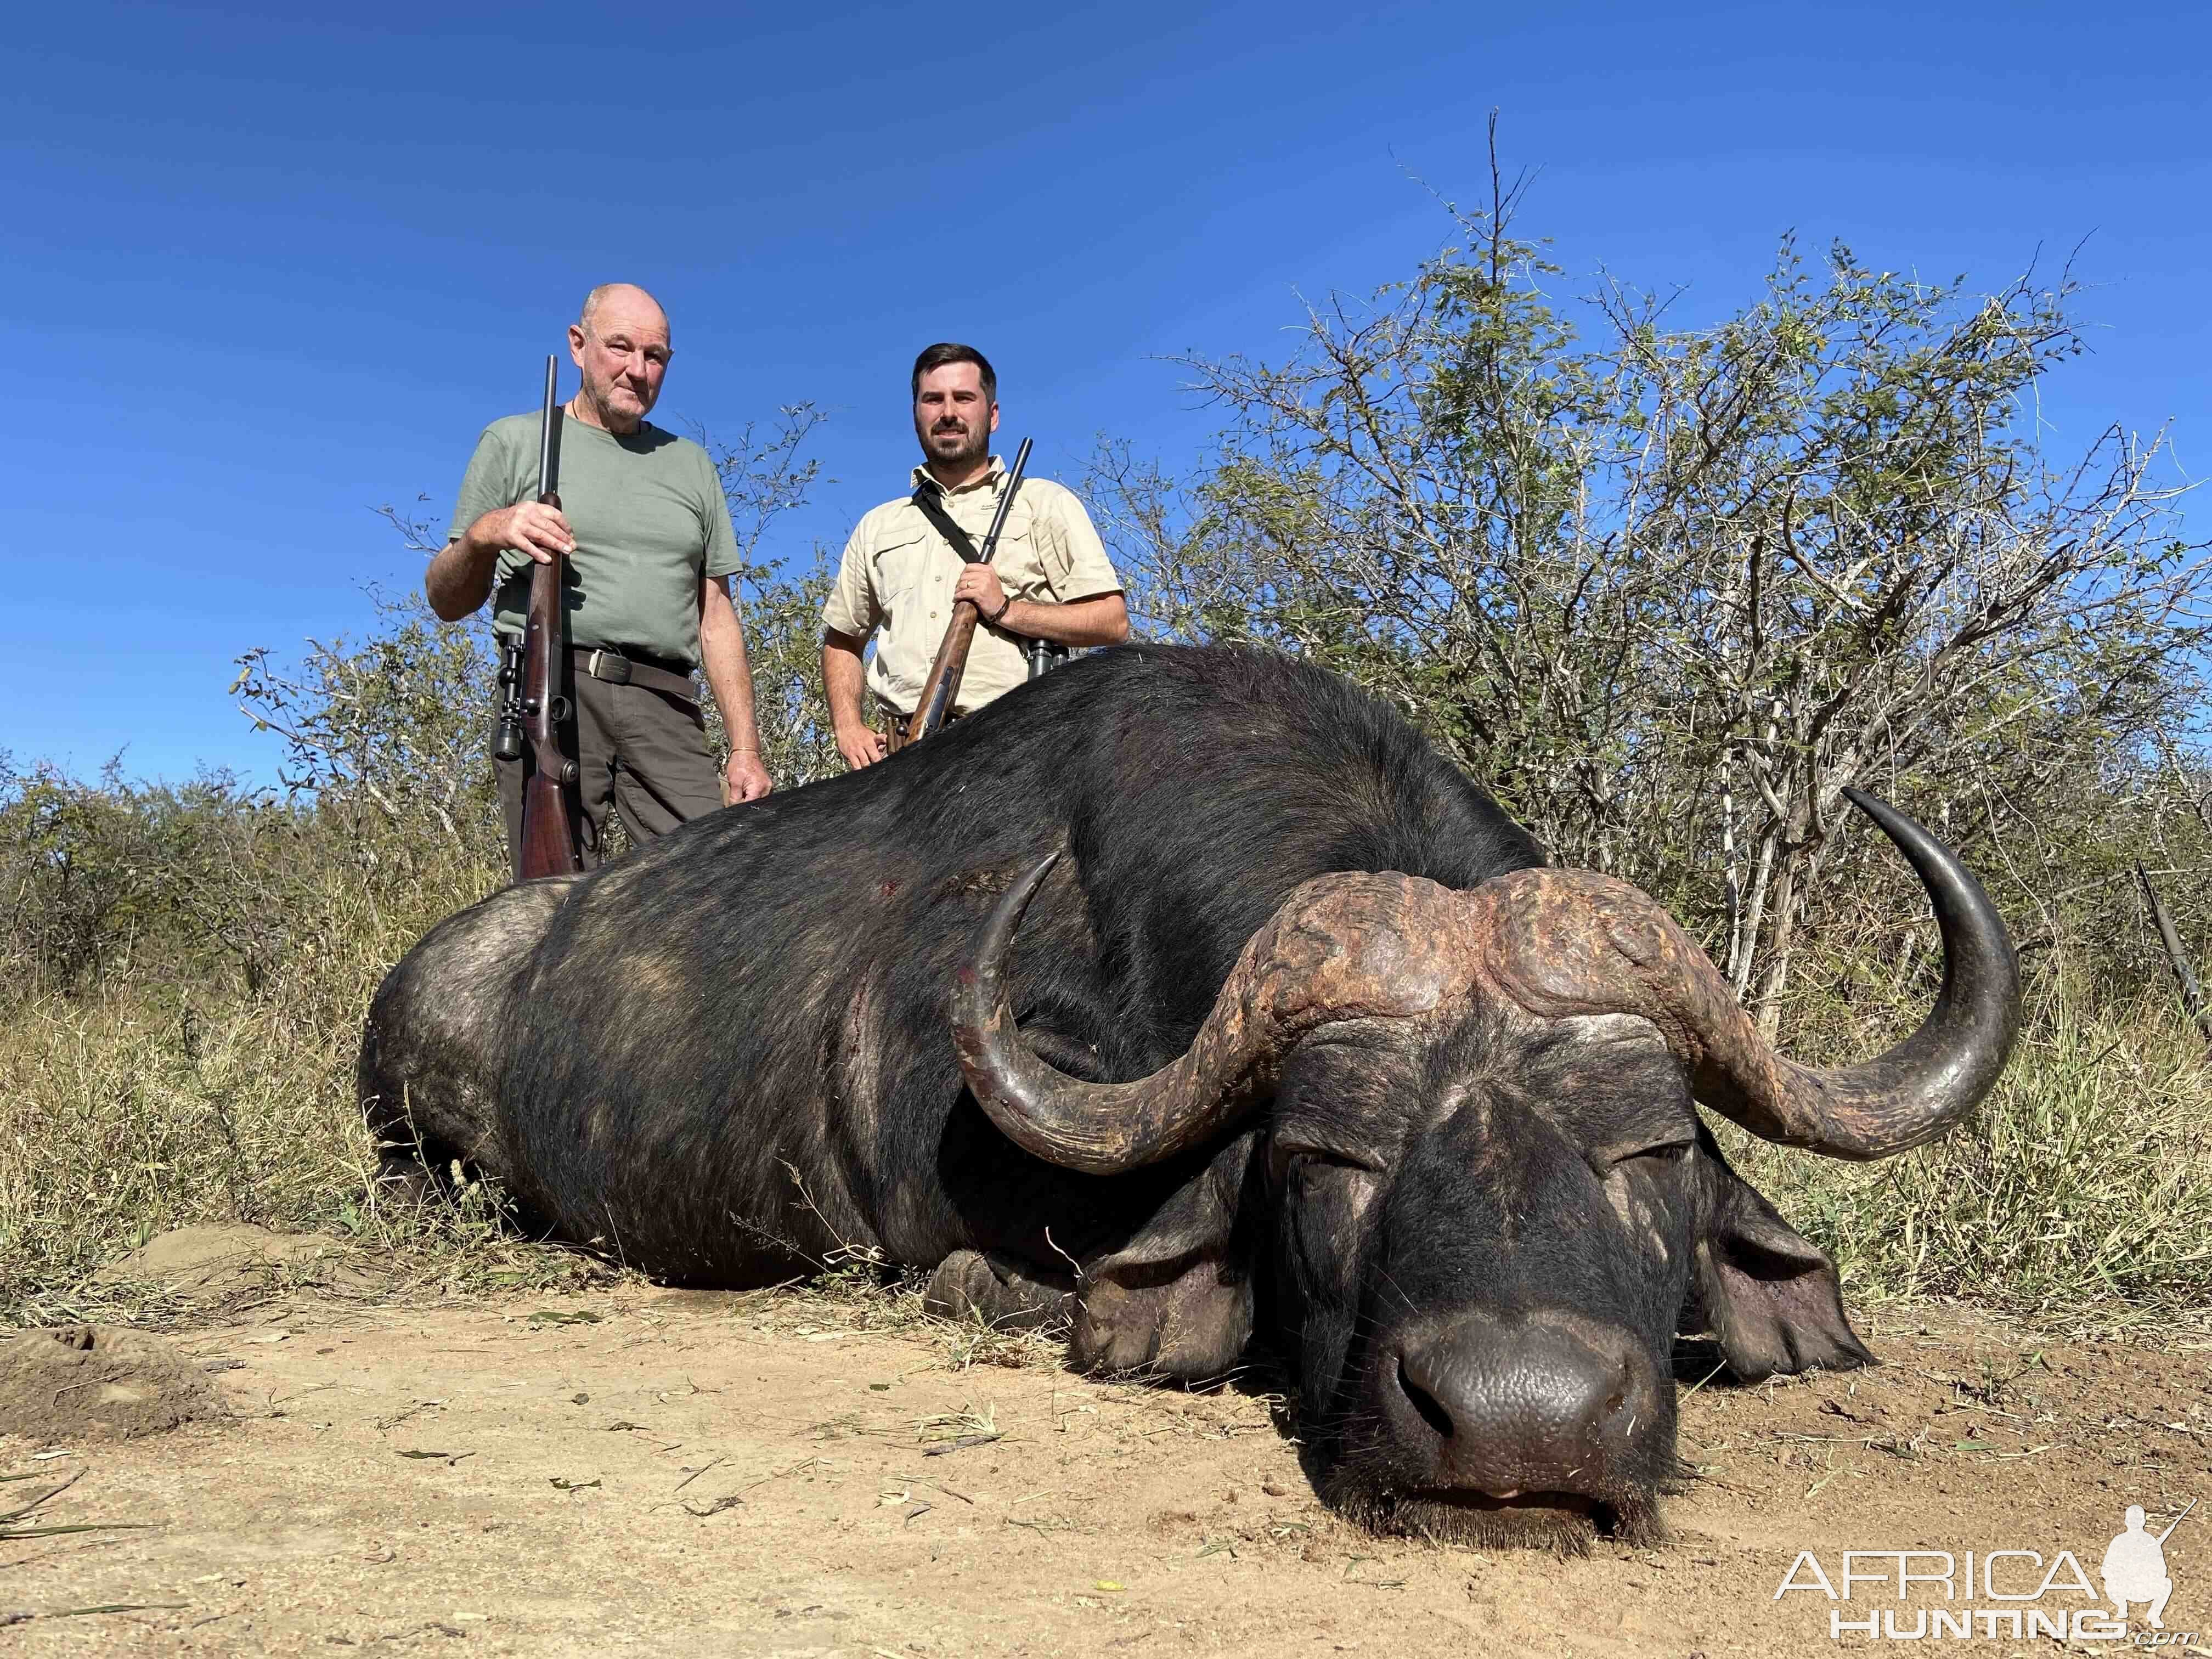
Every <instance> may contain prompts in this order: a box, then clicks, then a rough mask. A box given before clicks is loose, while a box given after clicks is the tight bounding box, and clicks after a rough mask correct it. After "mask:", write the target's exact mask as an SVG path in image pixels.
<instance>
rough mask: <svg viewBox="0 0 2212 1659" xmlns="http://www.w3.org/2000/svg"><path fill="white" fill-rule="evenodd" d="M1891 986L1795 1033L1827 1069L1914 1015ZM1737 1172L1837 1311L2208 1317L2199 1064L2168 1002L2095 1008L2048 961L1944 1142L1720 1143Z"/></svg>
mask: <svg viewBox="0 0 2212 1659" xmlns="http://www.w3.org/2000/svg"><path fill="white" fill-rule="evenodd" d="M1928 989H1929V987H1924V986H1923V987H1919V991H1918V993H1899V992H1898V991H1896V990H1895V989H1894V988H1893V987H1892V988H1890V989H1888V990H1887V994H1885V995H1883V996H1881V997H1879V998H1876V999H1875V1000H1873V1002H1872V1003H1871V1005H1869V1003H1868V1002H1867V1001H1866V1000H1865V999H1863V998H1862V999H1861V1001H1860V1004H1859V1012H1857V1013H1856V1014H1853V1013H1851V1012H1849V1011H1846V1010H1844V1008H1843V1007H1842V1006H1840V1005H1838V1004H1834V1003H1831V1004H1829V1005H1826V1006H1824V1007H1822V1008H1821V1009H1820V1011H1819V1013H1818V1017H1817V1018H1814V1019H1808V1020H1805V1021H1802V1022H1801V1027H1800V1030H1798V1032H1797V1033H1796V1035H1795V1036H1793V1037H1792V1038H1791V1039H1790V1042H1789V1045H1788V1046H1789V1047H1790V1050H1791V1052H1792V1053H1793V1054H1796V1056H1797V1057H1799V1058H1801V1059H1803V1060H1809V1061H1813V1062H1815V1063H1832V1062H1833V1061H1835V1060H1843V1059H1849V1058H1857V1057H1860V1056H1863V1055H1865V1054H1871V1053H1873V1052H1875V1051H1876V1050H1877V1049H1878V1048H1881V1047H1882V1046H1883V1045H1884V1044H1886V1043H1887V1042H1891V1041H1893V1040H1895V1038H1896V1036H1899V1035H1900V1034H1901V1033H1902V1032H1903V1031H1905V1030H1908V1029H1910V1025H1911V1021H1912V1020H1913V1019H1914V1018H1917V1015H1918V1013H1919V1012H1920V1011H1921V1010H1922V1009H1923V1008H1924V1006H1925V1004H1924V1002H1923V1001H1921V1000H1918V999H1919V994H1924V993H1925V992H1926V991H1927V990H1928ZM1723 1135H1724V1139H1726V1140H1727V1142H1728V1146H1729V1152H1730V1156H1731V1157H1732V1158H1735V1160H1736V1163H1737V1167H1738V1168H1739V1169H1740V1170H1741V1171H1742V1172H1743V1174H1744V1176H1746V1178H1747V1179H1748V1180H1750V1181H1751V1182H1753V1184H1754V1185H1756V1186H1758V1187H1759V1188H1760V1190H1761V1191H1763V1192H1765V1194H1767V1196H1768V1197H1769V1198H1771V1199H1772V1200H1774V1202H1775V1203H1776V1204H1777V1205H1778V1206H1779V1207H1780V1208H1781V1209H1782V1211H1783V1212H1784V1214H1785V1215H1787V1216H1789V1217H1790V1219H1791V1220H1792V1222H1793V1223H1795V1224H1796V1225H1797V1226H1798V1227H1800V1228H1801V1229H1802V1230H1803V1231H1805V1232H1806V1233H1807V1234H1808V1236H1809V1237H1812V1238H1814V1240H1815V1242H1817V1243H1820V1244H1821V1245H1822V1246H1823V1247H1824V1248H1826V1249H1828V1250H1829V1251H1831V1252H1832V1254H1833V1255H1834V1256H1835V1257H1836V1261H1837V1264H1838V1267H1840V1268H1841V1270H1842V1272H1843V1274H1844V1282H1845V1284H1846V1285H1847V1286H1848V1287H1849V1290H1850V1295H1851V1297H1852V1299H1853V1300H1854V1301H1855V1302H1859V1303H1865V1302H1869V1301H1873V1300H1877V1299H1882V1298H1889V1297H1917V1296H1929V1295H1938V1296H1957V1297H1967V1298H1971V1299H1972V1300H1975V1301H1978V1302H1984V1303H1990V1304H1999V1305H2002V1306H2004V1307H2005V1308H2007V1309H2008V1310H2010V1311H2013V1312H2015V1313H2019V1314H2024V1315H2032V1316H2057V1317H2058V1318H2060V1319H2063V1320H2073V1319H2075V1318H2076V1317H2077V1316H2078V1317H2079V1319H2081V1321H2085V1322H2091V1323H2110V1322H2113V1321H2115V1320H2117V1321H2119V1322H2127V1321H2128V1320H2129V1319H2130V1317H2142V1318H2148V1319H2152V1320H2158V1321H2165V1320H2169V1319H2171V1318H2172V1317H2174V1316H2185V1315H2189V1314H2191V1313H2202V1311H2203V1310H2204V1309H2205V1308H2206V1307H2207V1306H2208V1305H2212V1065H2208V1061H2207V1055H2206V1054H2205V1049H2204V1045H2203V1042H2202V1040H2201V1039H2200V1038H2199V1037H2198V1036H2197V1033H2196V1031H2195V1030H2194V1029H2193V1028H2192V1027H2191V1025H2190V1024H2189V1022H2188V1021H2187V1020H2186V1019H2185V1018H2184V1017H2183V1016H2182V1014H2181V1012H2180V1011H2179V1006H2178V1004H2175V1003H2174V1002H2173V1001H2172V1000H2171V999H2165V998H2160V999H2156V1000H2151V999H2144V1000H2138V1001H2135V1002H2131V1003H2128V1004H2124V1005H2122V1006H2117V1007H2104V1008H2099V1007H2096V1006H2094V1005H2093V1003H2092V1001H2091V1000H2090V998H2089V997H2088V996H2087V994H2085V987H2083V986H2082V985H2081V983H2080V982H2079V979H2078V977H2077V975H2076V974H2075V972H2074V971H2073V970H2072V969H2070V968H2069V964H2067V963H2065V962H2064V961H2063V959H2061V960H2053V961H2049V962H2046V963H2044V965H2042V966H2040V967H2039V969H2038V970H2037V971H2036V972H2035V973H2034V974H2033V975H2032V976H2031V979H2030V981H2029V994H2028V1017H2027V1023H2026V1026H2025V1029H2024V1030H2022V1032H2021V1041H2020V1045H2019V1047H2018V1048H2016V1049H2015V1052H2014V1058H2013V1062H2012V1064H2011V1066H2009V1067H2008V1069H2007V1071H2006V1073H2005V1076H2004V1078H2003V1079H2002V1081H2001V1082H2000V1083H1999V1085H1998V1086H1997V1088H1996V1091H1994V1092H1993V1093H1992V1094H1991V1095H1990V1098H1989V1099H1988V1100H1987V1101H1985V1102H1984V1103H1983V1104H1982V1106H1981V1107H1980V1109H1978V1110H1977V1111H1976V1112H1975V1114H1974V1115H1973V1116H1972V1118H1970V1119H1969V1120H1968V1121H1966V1123H1964V1124H1962V1125H1961V1126H1960V1127H1959V1128H1958V1129H1956V1130H1955V1131H1954V1132H1953V1133H1951V1134H1949V1135H1947V1136H1945V1137H1944V1138H1943V1139H1941V1140H1939V1141H1936V1142H1935V1143H1933V1144H1932V1145H1930V1146H1924V1147H1922V1148H1921V1149H1919V1150H1918V1151H1917V1152H1909V1153H1907V1154H1905V1156H1904V1157H1902V1158H1893V1159H1891V1160H1888V1161H1887V1162H1884V1163H1880V1164H1839V1163H1834V1162H1831V1161H1829V1160H1826V1159H1822V1158H1808V1157H1807V1156H1805V1155H1804V1154H1803V1153H1801V1152H1790V1151H1786V1150H1784V1149H1781V1148H1778V1147H1773V1146H1766V1145H1764V1144H1763V1143H1760V1142H1757V1141H1753V1140H1750V1139H1748V1138H1747V1137H1746V1136H1744V1135H1742V1134H1741V1133H1737V1132H1735V1131H1734V1130H1724V1131H1723Z"/></svg>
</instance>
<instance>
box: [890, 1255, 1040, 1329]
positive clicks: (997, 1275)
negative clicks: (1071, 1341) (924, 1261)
mask: <svg viewBox="0 0 2212 1659" xmlns="http://www.w3.org/2000/svg"><path fill="white" fill-rule="evenodd" d="M922 1306H923V1307H925V1308H927V1310H929V1311H930V1312H932V1313H933V1314H936V1315H939V1316H941V1317H943V1318H945V1319H957V1320H960V1321H962V1322H966V1321H967V1320H969V1319H970V1318H971V1317H972V1318H975V1319H980V1320H981V1321H982V1322H983V1323H985V1324H987V1325H988V1326H990V1327H991V1328H992V1329H994V1330H1000V1331H1027V1330H1036V1329H1037V1328H1040V1327H1042V1326H1047V1325H1053V1324H1062V1323H1065V1322H1067V1321H1068V1320H1070V1319H1073V1317H1074V1316H1075V1279H1074V1276H1073V1274H1071V1273H1054V1272H1052V1271H1051V1270H1050V1269H1048V1268H1044V1267H1037V1266H1036V1265H1035V1264H1033V1263H1031V1262H1027V1261H1022V1260H1020V1259H1019V1258H1018V1257H1015V1256H1011V1255H1006V1254H1005V1253H1004V1252H1003V1251H1000V1250H990V1251H978V1250H955V1251H953V1253H952V1254H951V1255H948V1256H946V1257H945V1260H944V1261H940V1262H939V1263H938V1265H937V1271H936V1272H935V1273H932V1274H931V1275H930V1276H929V1288H928V1289H927V1291H924V1292H923V1293H922Z"/></svg>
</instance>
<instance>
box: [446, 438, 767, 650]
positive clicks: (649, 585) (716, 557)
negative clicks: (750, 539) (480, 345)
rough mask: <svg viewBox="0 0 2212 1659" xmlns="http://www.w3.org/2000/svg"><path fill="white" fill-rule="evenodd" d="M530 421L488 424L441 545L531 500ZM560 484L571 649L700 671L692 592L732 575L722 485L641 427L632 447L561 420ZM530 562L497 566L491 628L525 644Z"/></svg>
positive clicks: (693, 452)
mask: <svg viewBox="0 0 2212 1659" xmlns="http://www.w3.org/2000/svg"><path fill="white" fill-rule="evenodd" d="M555 483H556V487H557V488H558V489H559V490H560V492H561V511H562V513H563V514H565V515H566V517H567V518H568V527H569V528H570V529H571V530H573V531H574V532H575V535H576V550H575V551H574V553H573V554H571V555H570V556H569V558H568V643H569V644H570V645H572V646H584V647H605V648H606V649H609V650H613V651H622V652H625V653H639V652H642V653H645V654H647V655H648V656H653V657H660V658H664V659H667V660H669V661H671V662H680V663H684V664H686V665H690V666H691V667H695V668H696V666H697V665H698V663H699V584H700V580H701V579H702V577H704V576H726V575H729V574H731V573H732V572H733V571H734V570H736V569H737V568H738V563H739V560H738V542H737V538H736V537H735V536H734V535H732V533H731V532H730V509H729V506H728V504H727V503H726V501H724V500H723V498H722V484H721V480H720V478H718V477H716V476H715V473H714V462H713V461H712V460H710V459H708V455H707V452H706V451H705V450H703V449H702V448H700V447H699V446H698V445H696V444H695V443H693V442H692V441H690V439H688V438H679V437H678V436H677V435H675V434H674V433H672V432H664V431H662V430H661V429H660V428H659V427H657V426H654V425H653V424H652V422H641V424H640V425H639V427H638V429H637V430H636V431H635V432H634V433H632V434H631V435H629V436H628V437H619V438H618V437H617V436H616V435H614V434H613V433H611V432H608V431H606V430H605V429H604V428H599V427H596V426H586V424H585V423H584V422H581V421H579V420H574V419H568V418H563V419H562V422H561V457H560V470H559V473H558V476H557V477H556V479H555ZM537 498H538V416H535V415H509V416H507V417H506V418H505V419H503V420H497V421H494V422H492V423H491V424H490V425H489V426H488V427H486V428H484V429H483V436H482V437H481V438H479V439H477V453H475V454H474V455H473V456H471V458H470V459H469V470H468V473H467V476H466V477H464V478H462V480H461V497H460V500H459V502H458V503H457V504H456V505H455V506H454V507H453V525H452V527H451V528H450V529H449V530H448V531H447V539H448V540H455V539H458V538H459V536H460V535H461V532H463V531H465V530H466V529H467V528H468V527H469V526H471V525H472V524H474V523H475V522H476V521H477V520H478V519H479V518H481V517H483V515H484V514H485V513H489V512H492V511H494V510H495V508H499V507H513V505H514V504H515V503H516V502H517V501H535V500H536V499H537ZM531 568H532V564H531V561H530V559H529V558H528V557H527V556H525V555H523V554H520V553H517V552H515V551H514V550H513V549H511V548H507V549H502V550H501V552H500V556H499V587H498V592H497V597H496V599H495V603H494V607H493V612H492V625H493V626H494V627H495V629H498V631H499V632H500V633H501V634H503V635H507V636H509V637H511V638H514V639H520V637H521V636H522V628H523V623H524V622H525V621H526V619H527V617H528V616H529V612H530V571H531Z"/></svg>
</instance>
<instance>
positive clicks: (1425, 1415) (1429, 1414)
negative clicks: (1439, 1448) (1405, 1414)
mask: <svg viewBox="0 0 2212 1659" xmlns="http://www.w3.org/2000/svg"><path fill="white" fill-rule="evenodd" d="M1398 1386H1399V1387H1400V1388H1401V1389H1404V1390H1405V1391H1406V1398H1407V1399H1408V1400H1409V1401H1413V1409H1414V1410H1415V1411H1417V1412H1419V1413H1420V1414H1421V1421H1423V1422H1424V1423H1426V1424H1427V1425H1429V1426H1430V1427H1431V1428H1432V1429H1434V1430H1435V1431H1437V1434H1439V1435H1441V1436H1442V1437H1443V1438H1444V1439H1446V1440H1449V1439H1450V1438H1451V1437H1452V1419H1451V1413H1449V1412H1448V1411H1446V1410H1445V1409H1444V1408H1443V1401H1439V1400H1438V1399H1437V1397H1436V1395H1432V1394H1431V1393H1430V1392H1429V1391H1428V1390H1427V1389H1425V1388H1423V1387H1422V1386H1421V1385H1420V1384H1419V1383H1416V1382H1414V1381H1413V1377H1412V1376H1410V1375H1408V1374H1407V1370H1406V1357H1405V1355H1403V1354H1400V1355H1399V1356H1398Z"/></svg>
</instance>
